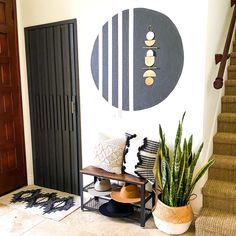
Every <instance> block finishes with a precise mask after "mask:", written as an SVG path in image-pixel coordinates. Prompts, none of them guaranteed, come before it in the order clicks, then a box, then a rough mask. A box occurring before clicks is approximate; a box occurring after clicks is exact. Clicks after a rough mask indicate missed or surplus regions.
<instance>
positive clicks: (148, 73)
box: [143, 70, 157, 77]
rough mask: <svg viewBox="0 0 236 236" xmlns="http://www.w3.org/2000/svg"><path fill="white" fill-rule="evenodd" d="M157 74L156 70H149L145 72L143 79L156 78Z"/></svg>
mask: <svg viewBox="0 0 236 236" xmlns="http://www.w3.org/2000/svg"><path fill="white" fill-rule="evenodd" d="M156 76H157V74H156V72H155V71H154V70H147V71H145V72H144V74H143V77H156Z"/></svg>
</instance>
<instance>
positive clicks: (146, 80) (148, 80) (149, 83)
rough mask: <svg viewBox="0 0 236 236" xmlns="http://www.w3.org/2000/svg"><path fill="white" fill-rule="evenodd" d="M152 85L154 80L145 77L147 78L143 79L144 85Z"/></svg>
mask: <svg viewBox="0 0 236 236" xmlns="http://www.w3.org/2000/svg"><path fill="white" fill-rule="evenodd" d="M153 83H154V79H153V78H152V77H147V78H146V79H145V84H146V85H147V86H151V85H153Z"/></svg>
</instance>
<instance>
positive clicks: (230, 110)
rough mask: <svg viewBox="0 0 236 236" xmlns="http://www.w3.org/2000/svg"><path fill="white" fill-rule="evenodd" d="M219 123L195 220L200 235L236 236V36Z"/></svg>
mask: <svg viewBox="0 0 236 236" xmlns="http://www.w3.org/2000/svg"><path fill="white" fill-rule="evenodd" d="M217 125H218V127H217V133H216V135H215V136H214V138H213V156H212V158H214V159H215V163H214V165H213V166H212V167H211V168H210V169H209V175H208V180H207V182H206V184H205V186H204V187H203V190H202V193H203V208H202V210H201V213H200V215H199V217H198V218H197V220H196V222H195V230H196V231H195V235H197V236H213V235H214V236H216V235H219V236H220V235H227V236H236V38H235V41H234V42H233V52H232V53H231V56H230V65H229V66H228V80H226V81H225V95H224V96H223V97H222V100H221V114H220V115H219V116H218V121H217Z"/></svg>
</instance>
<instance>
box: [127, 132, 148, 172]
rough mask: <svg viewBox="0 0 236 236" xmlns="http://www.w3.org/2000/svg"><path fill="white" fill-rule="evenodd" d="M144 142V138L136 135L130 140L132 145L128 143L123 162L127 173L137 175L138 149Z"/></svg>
mask: <svg viewBox="0 0 236 236" xmlns="http://www.w3.org/2000/svg"><path fill="white" fill-rule="evenodd" d="M142 144H143V138H141V137H139V136H138V137H136V138H134V139H132V140H130V145H127V148H126V155H125V157H124V162H123V170H124V172H125V173H127V174H130V175H134V176H136V177H137V174H136V173H135V166H136V165H137V162H138V157H137V153H138V149H139V147H140V146H141V145H142Z"/></svg>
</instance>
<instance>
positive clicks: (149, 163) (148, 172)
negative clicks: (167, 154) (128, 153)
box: [135, 138, 160, 184]
mask: <svg viewBox="0 0 236 236" xmlns="http://www.w3.org/2000/svg"><path fill="white" fill-rule="evenodd" d="M159 148H160V143H159V142H156V141H152V140H149V139H147V138H144V139H143V145H142V146H140V147H139V149H138V154H137V156H138V160H139V162H138V163H137V165H136V166H135V173H136V174H137V175H138V176H140V177H142V178H145V179H147V180H148V181H149V182H150V183H152V184H153V183H154V182H155V177H154V175H153V172H152V170H153V167H154V164H155V160H156V158H157V154H158V152H159Z"/></svg>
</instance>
